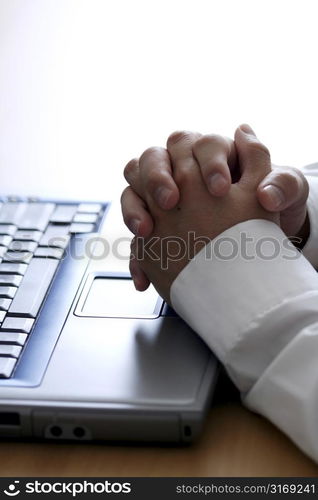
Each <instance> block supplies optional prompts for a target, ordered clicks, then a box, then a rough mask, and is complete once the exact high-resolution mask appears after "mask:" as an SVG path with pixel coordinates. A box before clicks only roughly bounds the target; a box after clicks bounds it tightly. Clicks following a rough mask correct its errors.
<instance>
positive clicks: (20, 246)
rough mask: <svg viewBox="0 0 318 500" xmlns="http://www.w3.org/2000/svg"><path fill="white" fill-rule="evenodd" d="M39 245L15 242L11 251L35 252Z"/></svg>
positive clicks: (11, 245) (11, 246)
mask: <svg viewBox="0 0 318 500" xmlns="http://www.w3.org/2000/svg"><path fill="white" fill-rule="evenodd" d="M37 246H38V244H37V243H36V242H35V241H19V240H13V241H12V243H11V244H10V246H9V250H10V251H13V252H34V250H35V249H36V247H37Z"/></svg>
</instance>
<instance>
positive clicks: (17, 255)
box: [2, 251, 33, 264]
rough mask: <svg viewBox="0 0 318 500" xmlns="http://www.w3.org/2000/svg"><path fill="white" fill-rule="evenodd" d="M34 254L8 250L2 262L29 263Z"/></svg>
mask: <svg viewBox="0 0 318 500" xmlns="http://www.w3.org/2000/svg"><path fill="white" fill-rule="evenodd" d="M32 257H33V254H32V253H31V252H11V251H9V252H7V253H6V254H5V255H4V256H3V259H2V262H21V263H23V264H29V263H30V262H31V259H32Z"/></svg>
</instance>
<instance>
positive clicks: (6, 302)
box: [0, 299, 12, 311]
mask: <svg viewBox="0 0 318 500" xmlns="http://www.w3.org/2000/svg"><path fill="white" fill-rule="evenodd" d="M11 302H12V300H11V299H0V311H7V310H8V309H9V307H10V304H11Z"/></svg>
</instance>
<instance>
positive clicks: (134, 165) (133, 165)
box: [124, 158, 139, 181]
mask: <svg viewBox="0 0 318 500" xmlns="http://www.w3.org/2000/svg"><path fill="white" fill-rule="evenodd" d="M138 163H139V160H138V158H133V159H132V160H130V161H129V162H128V163H127V165H126V166H125V168H124V177H125V179H126V180H127V181H128V179H129V178H130V177H131V175H132V174H133V173H134V172H136V170H137V169H138Z"/></svg>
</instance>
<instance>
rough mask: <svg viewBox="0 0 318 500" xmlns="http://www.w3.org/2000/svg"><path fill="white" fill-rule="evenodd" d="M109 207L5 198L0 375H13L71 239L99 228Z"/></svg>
mask: <svg viewBox="0 0 318 500" xmlns="http://www.w3.org/2000/svg"><path fill="white" fill-rule="evenodd" d="M104 208H105V206H103V205H102V204H100V203H78V204H76V203H51V202H42V201H37V200H33V199H30V200H27V201H25V200H16V199H9V200H3V201H0V378H6V379H8V378H10V377H12V375H13V373H14V370H15V367H16V364H17V361H18V359H19V357H20V356H21V353H22V352H23V348H24V346H25V344H26V342H27V339H28V337H29V336H30V334H31V333H32V329H33V327H34V324H35V322H36V319H37V316H38V314H39V311H40V309H41V306H42V304H43V302H44V299H45V297H46V294H47V292H48V290H49V288H50V285H51V282H52V280H53V278H54V275H55V273H56V271H57V268H58V266H59V264H60V262H61V259H62V258H63V256H64V254H65V251H66V249H67V247H68V245H69V242H70V239H71V238H72V236H73V235H76V234H84V233H90V232H93V231H96V230H97V228H98V225H99V223H100V221H101V217H102V215H103V213H104Z"/></svg>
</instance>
